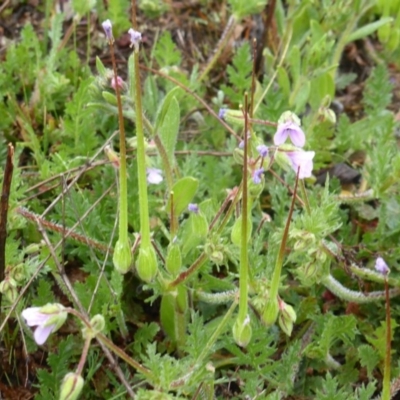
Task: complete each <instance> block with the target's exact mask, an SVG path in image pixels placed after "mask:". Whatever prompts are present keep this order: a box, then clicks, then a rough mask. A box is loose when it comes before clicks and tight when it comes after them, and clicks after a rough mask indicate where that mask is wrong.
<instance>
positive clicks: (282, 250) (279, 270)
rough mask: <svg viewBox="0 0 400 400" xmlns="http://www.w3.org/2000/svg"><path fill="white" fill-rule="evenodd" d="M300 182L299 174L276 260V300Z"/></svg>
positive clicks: (273, 283) (273, 282)
mask: <svg viewBox="0 0 400 400" xmlns="http://www.w3.org/2000/svg"><path fill="white" fill-rule="evenodd" d="M298 182H299V174H298V173H297V176H296V184H295V186H294V193H293V197H292V203H291V205H290V210H289V215H288V217H287V221H286V225H285V230H284V231H283V236H282V240H281V246H280V248H279V253H278V257H277V258H276V263H275V268H274V273H273V274H272V279H271V290H270V298H271V299H276V298H277V296H278V291H279V283H280V280H281V273H282V265H283V258H284V256H285V248H286V242H287V238H288V236H289V227H290V222H291V220H292V215H293V210H294V203H295V201H296V193H297V185H298Z"/></svg>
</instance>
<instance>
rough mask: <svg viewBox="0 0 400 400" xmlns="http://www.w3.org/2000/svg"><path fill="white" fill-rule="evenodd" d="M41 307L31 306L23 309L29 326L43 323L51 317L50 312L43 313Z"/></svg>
mask: <svg viewBox="0 0 400 400" xmlns="http://www.w3.org/2000/svg"><path fill="white" fill-rule="evenodd" d="M39 310H40V307H29V308H26V309H25V310H24V311H22V313H21V314H22V316H23V318H24V319H25V321H26V324H27V325H28V326H36V325H42V324H44V323H46V321H47V320H48V319H49V318H50V317H51V315H49V314H43V313H41V312H40V311H39Z"/></svg>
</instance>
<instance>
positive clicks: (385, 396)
mask: <svg viewBox="0 0 400 400" xmlns="http://www.w3.org/2000/svg"><path fill="white" fill-rule="evenodd" d="M385 297H386V357H385V372H384V375H383V391H382V400H390V370H391V366H390V355H391V341H392V332H391V331H392V329H391V320H390V296H389V284H388V281H387V276H386V279H385Z"/></svg>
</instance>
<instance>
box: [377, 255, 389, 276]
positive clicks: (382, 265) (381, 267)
mask: <svg viewBox="0 0 400 400" xmlns="http://www.w3.org/2000/svg"><path fill="white" fill-rule="evenodd" d="M375 270H376V271H378V272H379V273H381V274H382V275H387V274H388V273H389V272H390V269H389V267H388V266H387V264H386V262H385V260H384V259H383V258H382V257H378V258H377V259H376V263H375Z"/></svg>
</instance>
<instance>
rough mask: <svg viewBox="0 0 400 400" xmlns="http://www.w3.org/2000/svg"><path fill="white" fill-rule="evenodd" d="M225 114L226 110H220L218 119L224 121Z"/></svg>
mask: <svg viewBox="0 0 400 400" xmlns="http://www.w3.org/2000/svg"><path fill="white" fill-rule="evenodd" d="M225 114H226V108H220V109H219V112H218V118H220V119H224V117H225Z"/></svg>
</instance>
